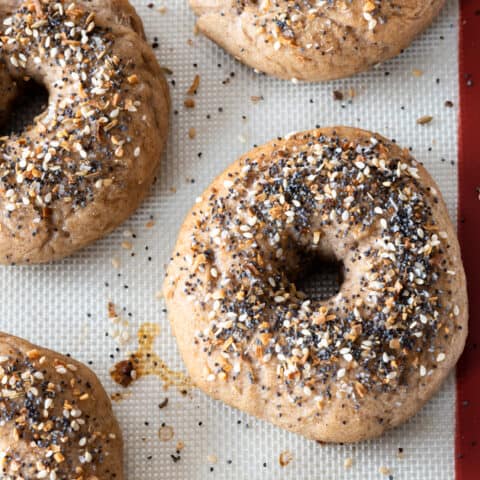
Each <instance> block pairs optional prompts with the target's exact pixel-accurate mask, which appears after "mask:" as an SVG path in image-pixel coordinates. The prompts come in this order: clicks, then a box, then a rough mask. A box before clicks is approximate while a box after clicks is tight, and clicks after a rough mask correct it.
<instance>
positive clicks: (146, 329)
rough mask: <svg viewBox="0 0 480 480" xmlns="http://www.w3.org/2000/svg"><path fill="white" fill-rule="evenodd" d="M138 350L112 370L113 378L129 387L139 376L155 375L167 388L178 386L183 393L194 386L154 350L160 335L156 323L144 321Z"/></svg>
mask: <svg viewBox="0 0 480 480" xmlns="http://www.w3.org/2000/svg"><path fill="white" fill-rule="evenodd" d="M137 335H138V350H137V351H136V352H135V353H132V354H131V355H130V357H129V358H128V359H127V360H122V361H120V362H118V363H116V364H115V365H114V367H113V368H112V369H111V370H110V375H111V377H112V378H113V380H114V381H115V382H116V383H118V384H119V385H121V386H122V387H125V388H127V387H129V386H130V385H131V384H132V383H133V382H135V381H136V380H138V379H139V378H142V377H145V376H148V375H155V376H157V377H158V378H160V380H161V381H162V383H163V386H164V388H165V389H168V388H169V387H172V386H173V387H177V388H178V389H179V390H180V392H181V393H187V391H188V389H189V388H190V387H191V386H192V384H191V381H190V378H189V377H187V376H186V375H185V374H184V373H182V372H178V371H175V370H172V369H170V368H169V367H168V366H167V364H166V363H165V362H164V361H163V360H162V359H161V358H160V357H159V356H158V354H157V353H156V352H155V351H154V343H155V339H156V338H157V337H158V336H159V335H160V326H159V325H158V324H156V323H144V324H142V325H141V326H140V329H139V330H138V334H137Z"/></svg>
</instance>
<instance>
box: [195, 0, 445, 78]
mask: <svg viewBox="0 0 480 480" xmlns="http://www.w3.org/2000/svg"><path fill="white" fill-rule="evenodd" d="M444 3H445V0H399V1H396V2H394V1H392V0H316V1H315V0H300V1H296V0H295V1H293V0H276V1H273V0H260V1H258V2H257V1H253V0H190V5H191V7H192V9H193V11H194V12H195V14H196V15H197V16H198V21H197V28H198V30H199V31H201V32H202V33H203V34H205V35H206V36H207V37H209V38H210V39H212V40H213V41H214V42H216V43H218V44H219V45H220V46H221V47H223V48H224V49H225V50H227V51H228V52H229V53H231V54H232V55H233V56H235V58H237V59H238V60H240V61H241V62H243V63H245V64H247V65H249V66H251V67H253V68H255V69H256V70H258V71H260V72H265V73H267V74H269V75H274V76H276V77H279V78H283V79H288V80H294V79H296V80H306V81H320V80H333V79H337V78H343V77H348V76H350V75H353V74H355V73H359V72H362V71H364V70H367V69H369V68H371V67H372V66H373V65H376V64H377V63H380V62H383V61H385V60H387V59H389V58H391V57H394V56H396V55H398V54H399V53H400V52H401V51H402V50H403V49H404V48H406V47H408V46H409V45H410V43H411V42H412V40H413V39H414V38H415V37H416V36H417V35H418V34H419V33H420V32H422V31H423V30H424V29H425V28H427V27H428V26H429V25H430V23H431V22H432V21H433V19H434V18H435V17H436V16H437V14H438V13H439V11H440V9H441V8H442V6H443V5H444Z"/></svg>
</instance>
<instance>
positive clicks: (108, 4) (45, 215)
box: [0, 0, 169, 263]
mask: <svg viewBox="0 0 480 480" xmlns="http://www.w3.org/2000/svg"><path fill="white" fill-rule="evenodd" d="M0 60H1V61H0V69H2V73H1V74H0V75H1V76H5V75H8V76H9V78H10V79H11V80H14V81H15V80H21V81H24V80H25V79H27V80H28V79H32V80H33V81H36V82H37V83H39V84H42V85H44V86H45V87H46V89H47V90H48V93H49V101H48V106H47V108H46V110H45V111H44V112H43V113H42V114H41V115H40V116H38V117H37V118H35V119H34V121H33V123H32V124H31V125H30V126H28V127H26V128H25V129H24V130H23V131H21V132H19V133H12V134H11V135H8V136H4V137H2V138H0V227H1V228H0V261H1V262H3V263H38V262H46V261H50V260H54V259H57V258H61V257H64V256H66V255H69V254H71V253H72V252H74V251H75V250H77V249H79V248H81V247H83V246H85V245H87V244H88V243H90V242H92V241H94V240H96V239H97V238H99V237H101V236H103V235H105V234H106V233H107V232H109V231H110V230H112V229H113V228H114V227H115V226H117V225H118V224H119V223H121V222H122V221H123V220H125V219H126V218H127V217H128V216H129V215H130V214H131V213H132V212H133V211H134V210H135V209H136V207H137V206H138V205H139V203H140V202H141V200H142V199H143V198H144V196H145V195H146V193H147V192H148V190H149V187H150V185H151V184H152V182H153V180H154V177H155V171H156V168H157V166H158V164H159V160H160V154H161V151H162V148H163V145H164V143H165V139H166V135H167V130H168V109H169V106H168V89H167V86H166V83H165V80H164V78H163V75H162V72H161V69H160V67H159V65H158V63H157V61H156V59H155V56H154V54H153V52H152V50H151V48H150V47H149V46H148V45H147V43H146V41H145V38H144V32H143V27H142V23H141V21H140V19H139V18H138V16H137V15H136V13H135V11H134V9H133V7H131V6H130V4H129V3H128V1H126V0H109V1H103V0H102V1H99V0H94V1H85V0H79V1H74V2H71V1H66V0H58V1H50V0H49V1H45V0H7V1H6V2H3V4H2V8H1V9H0Z"/></svg>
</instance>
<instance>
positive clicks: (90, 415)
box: [0, 333, 124, 480]
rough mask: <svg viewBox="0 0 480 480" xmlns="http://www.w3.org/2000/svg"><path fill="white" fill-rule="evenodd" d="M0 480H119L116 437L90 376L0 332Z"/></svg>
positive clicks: (66, 360) (105, 400) (118, 441)
mask: <svg viewBox="0 0 480 480" xmlns="http://www.w3.org/2000/svg"><path fill="white" fill-rule="evenodd" d="M0 376H1V378H2V387H1V390H0V477H1V478H2V479H5V480H19V479H25V480H27V479H46V480H60V479H72V480H73V479H85V480H96V479H97V480H99V479H102V480H123V478H124V477H123V458H122V457H123V452H122V449H123V442H122V434H121V432H120V428H119V426H118V423H117V421H116V420H115V417H114V416H113V412H112V405H111V402H110V399H109V397H108V395H107V394H106V392H105V390H104V389H103V387H102V385H101V384H100V382H99V380H98V378H97V377H96V376H95V374H94V373H93V372H92V371H91V370H90V369H88V368H87V367H86V366H85V365H83V364H81V363H80V362H77V361H75V360H73V359H71V358H70V357H66V356H64V355H60V354H59V353H56V352H52V351H51V350H47V349H45V348H41V347H38V346H36V345H32V344H31V343H28V342H27V341H25V340H22V339H20V338H17V337H14V336H12V335H7V334H4V333H0Z"/></svg>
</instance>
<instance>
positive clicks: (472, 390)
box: [455, 0, 480, 480]
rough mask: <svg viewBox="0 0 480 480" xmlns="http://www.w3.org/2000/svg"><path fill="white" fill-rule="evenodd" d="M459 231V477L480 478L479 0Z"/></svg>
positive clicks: (469, 3) (463, 7)
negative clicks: (466, 315)
mask: <svg viewBox="0 0 480 480" xmlns="http://www.w3.org/2000/svg"><path fill="white" fill-rule="evenodd" d="M459 57H460V58H459V60H460V63H459V68H460V70H459V82H460V118H459V132H458V147H459V157H458V161H459V165H458V168H459V170H458V173H459V180H458V181H459V184H458V185H459V204H458V234H459V240H460V244H461V247H462V256H463V262H464V265H465V270H466V274H467V282H468V293H469V309H470V321H469V337H468V340H467V346H466V348H465V352H464V354H463V356H462V358H461V359H460V362H459V364H458V366H457V411H456V414H457V416H456V419H457V424H456V438H455V470H456V480H479V479H480V290H479V288H480V199H479V193H480V190H479V187H480V1H479V0H461V2H460V44H459Z"/></svg>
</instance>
